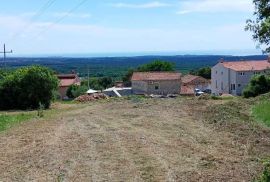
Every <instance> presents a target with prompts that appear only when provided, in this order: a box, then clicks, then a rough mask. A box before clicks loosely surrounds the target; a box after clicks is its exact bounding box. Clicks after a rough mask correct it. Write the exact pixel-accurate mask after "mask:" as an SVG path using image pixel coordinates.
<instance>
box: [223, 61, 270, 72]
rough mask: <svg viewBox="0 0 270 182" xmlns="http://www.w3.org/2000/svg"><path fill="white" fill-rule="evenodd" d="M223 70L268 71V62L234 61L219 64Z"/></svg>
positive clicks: (269, 63) (269, 67)
mask: <svg viewBox="0 0 270 182" xmlns="http://www.w3.org/2000/svg"><path fill="white" fill-rule="evenodd" d="M220 64H222V65H223V66H224V67H225V68H229V69H232V70H235V71H262V70H266V69H270V62H268V61H267V60H263V61H235V62H220Z"/></svg>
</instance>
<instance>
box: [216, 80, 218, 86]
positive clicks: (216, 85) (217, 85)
mask: <svg viewBox="0 0 270 182" xmlns="http://www.w3.org/2000/svg"><path fill="white" fill-rule="evenodd" d="M216 88H218V85H217V80H216Z"/></svg>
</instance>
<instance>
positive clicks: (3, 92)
mask: <svg viewBox="0 0 270 182" xmlns="http://www.w3.org/2000/svg"><path fill="white" fill-rule="evenodd" d="M57 87H58V79H57V77H56V76H55V75H54V73H53V71H52V70H50V69H48V68H46V67H41V66H31V67H24V68H20V69H17V70H15V71H13V72H10V73H9V74H8V75H6V76H5V77H3V79H1V81H0V98H1V101H0V109H2V110H9V109H23V110H25V109H37V108H38V107H39V105H40V104H42V105H44V108H46V109H47V108H49V107H50V104H51V100H52V99H53V92H54V91H55V90H56V89H57Z"/></svg>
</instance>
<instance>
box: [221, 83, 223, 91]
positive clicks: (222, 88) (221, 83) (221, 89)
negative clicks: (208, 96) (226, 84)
mask: <svg viewBox="0 0 270 182" xmlns="http://www.w3.org/2000/svg"><path fill="white" fill-rule="evenodd" d="M221 90H223V82H221Z"/></svg>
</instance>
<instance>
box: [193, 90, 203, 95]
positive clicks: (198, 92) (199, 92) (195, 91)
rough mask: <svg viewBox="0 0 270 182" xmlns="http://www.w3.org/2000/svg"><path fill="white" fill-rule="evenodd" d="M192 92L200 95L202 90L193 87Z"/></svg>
mask: <svg viewBox="0 0 270 182" xmlns="http://www.w3.org/2000/svg"><path fill="white" fill-rule="evenodd" d="M194 93H195V95H196V96H200V95H202V94H204V92H203V91H201V90H200V89H198V88H195V89H194Z"/></svg>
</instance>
